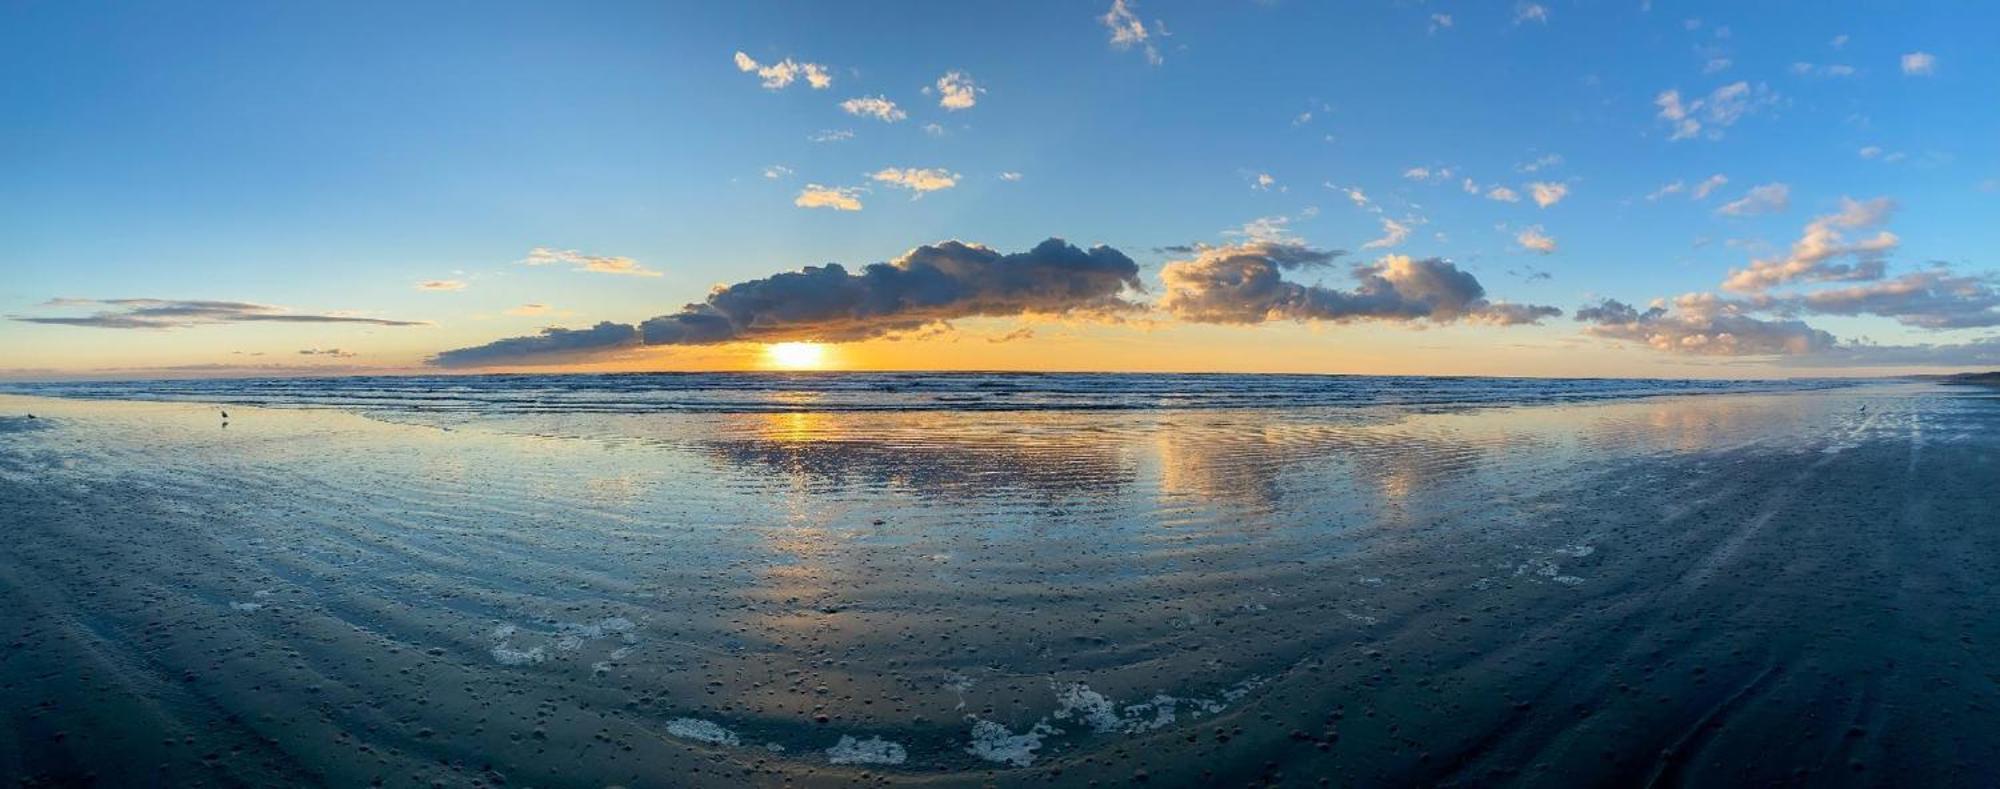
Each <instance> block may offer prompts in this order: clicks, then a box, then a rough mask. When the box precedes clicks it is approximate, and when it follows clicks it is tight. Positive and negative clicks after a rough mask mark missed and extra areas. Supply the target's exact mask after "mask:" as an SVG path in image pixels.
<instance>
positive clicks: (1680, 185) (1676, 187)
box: [1646, 181, 1687, 200]
mask: <svg viewBox="0 0 2000 789" xmlns="http://www.w3.org/2000/svg"><path fill="white" fill-rule="evenodd" d="M1686 190H1687V184H1686V183H1684V182H1681V181H1674V182H1673V183H1670V184H1664V185H1662V186H1661V187H1660V188H1658V189H1654V190H1653V191H1652V192H1650V193H1648V194H1647V195H1646V199H1647V200H1658V199H1660V198H1662V197H1666V196H1667V195H1677V194H1680V193H1681V192H1684V191H1686Z"/></svg>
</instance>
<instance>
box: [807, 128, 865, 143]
mask: <svg viewBox="0 0 2000 789" xmlns="http://www.w3.org/2000/svg"><path fill="white" fill-rule="evenodd" d="M852 139H854V132H852V131H850V130H847V129H821V130H819V131H817V132H814V133H812V134H810V135H808V136H807V137H806V142H846V141H848V140H852Z"/></svg>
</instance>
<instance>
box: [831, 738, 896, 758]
mask: <svg viewBox="0 0 2000 789" xmlns="http://www.w3.org/2000/svg"><path fill="white" fill-rule="evenodd" d="M908 758H909V752H908V751H906V750H904V748H903V746H901V745H898V744H896V743H893V742H890V741H888V740H885V739H882V738H880V737H870V738H868V739H865V740H857V739H854V738H853V737H851V736H847V735H842V736H841V738H840V742H837V743H834V745H833V747H831V748H828V749H826V760H827V761H829V762H833V763H834V764H902V763H903V761H904V760H905V759H908Z"/></svg>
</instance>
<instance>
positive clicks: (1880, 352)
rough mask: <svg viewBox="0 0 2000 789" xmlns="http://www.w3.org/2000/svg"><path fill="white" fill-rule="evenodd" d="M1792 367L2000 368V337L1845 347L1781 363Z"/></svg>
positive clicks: (1841, 346) (1786, 358) (1797, 357)
mask: <svg viewBox="0 0 2000 789" xmlns="http://www.w3.org/2000/svg"><path fill="white" fill-rule="evenodd" d="M1779 363H1780V364H1783V365H1786V366H1790V367H1986V368H1992V367H2000V337H1986V338H1982V339H1977V340H1972V341H1969V342H1962V343H1944V344H1930V343H1918V344H1914V345H1868V344H1843V345H1840V346H1838V347H1835V348H1833V349H1830V350H1828V351H1826V352H1825V353H1821V354H1817V355H1814V356H1788V357H1785V358H1783V359H1780V360H1779Z"/></svg>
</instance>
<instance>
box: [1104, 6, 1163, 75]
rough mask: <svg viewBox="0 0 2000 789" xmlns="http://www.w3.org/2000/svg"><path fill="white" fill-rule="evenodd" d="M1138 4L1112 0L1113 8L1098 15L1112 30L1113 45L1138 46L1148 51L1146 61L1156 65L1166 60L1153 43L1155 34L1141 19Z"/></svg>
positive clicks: (1124, 47) (1118, 46)
mask: <svg viewBox="0 0 2000 789" xmlns="http://www.w3.org/2000/svg"><path fill="white" fill-rule="evenodd" d="M1137 11H1138V4H1137V3H1133V2H1127V0H1111V10H1109V11H1106V12H1104V16H1101V17H1098V18H1097V19H1098V21H1099V22H1102V23H1104V26H1105V27H1106V28H1109V29H1110V30H1111V46H1112V47H1114V48H1117V49H1131V48H1133V47H1138V48H1140V49H1141V50H1143V51H1145V53H1146V62H1148V63H1151V64H1153V65H1155V66H1157V65H1160V64H1161V63H1164V62H1166V59H1165V58H1162V57H1160V50H1159V47H1157V46H1155V45H1154V43H1153V34H1152V32H1151V31H1148V30H1147V29H1146V23H1144V22H1142V21H1140V20H1139V14H1138V12H1137Z"/></svg>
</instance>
